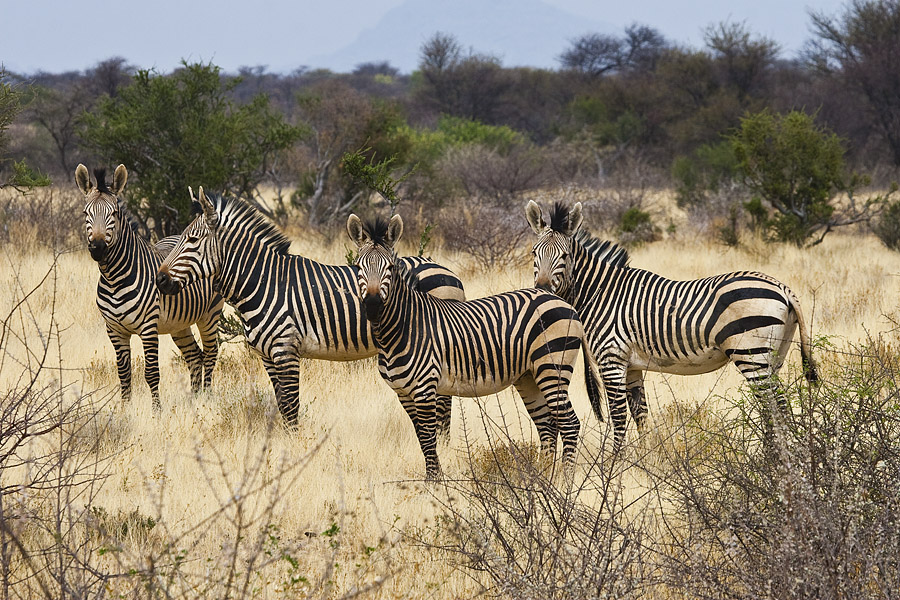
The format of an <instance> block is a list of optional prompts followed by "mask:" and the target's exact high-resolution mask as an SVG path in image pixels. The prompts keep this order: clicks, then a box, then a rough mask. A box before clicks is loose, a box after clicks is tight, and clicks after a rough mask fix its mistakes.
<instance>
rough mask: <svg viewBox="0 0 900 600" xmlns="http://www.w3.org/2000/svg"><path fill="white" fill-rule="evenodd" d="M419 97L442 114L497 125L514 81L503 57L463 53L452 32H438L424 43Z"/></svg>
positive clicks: (426, 104)
mask: <svg viewBox="0 0 900 600" xmlns="http://www.w3.org/2000/svg"><path fill="white" fill-rule="evenodd" d="M420 57H421V59H420V62H419V74H420V76H419V78H418V79H419V86H418V89H417V90H416V96H417V99H418V100H419V101H420V102H421V103H422V104H424V105H425V106H426V107H427V108H429V109H430V110H433V111H434V112H437V113H438V114H447V115H451V116H454V117H462V118H465V119H472V120H475V121H480V122H482V123H487V124H491V125H493V124H496V123H497V120H498V117H499V114H500V109H501V107H502V105H503V103H504V102H505V97H504V96H505V94H506V92H507V91H508V90H509V89H510V86H511V81H510V78H509V76H508V74H507V72H506V71H505V70H504V69H503V68H502V67H501V65H500V60H499V59H497V58H496V57H493V56H489V55H486V54H477V53H474V52H470V53H469V54H467V55H464V54H463V53H462V49H461V47H460V45H459V43H458V42H457V41H456V38H454V37H453V36H451V35H447V34H443V33H436V34H435V35H434V36H432V37H431V39H429V40H428V41H426V42H425V44H423V46H422V50H421V52H420Z"/></svg>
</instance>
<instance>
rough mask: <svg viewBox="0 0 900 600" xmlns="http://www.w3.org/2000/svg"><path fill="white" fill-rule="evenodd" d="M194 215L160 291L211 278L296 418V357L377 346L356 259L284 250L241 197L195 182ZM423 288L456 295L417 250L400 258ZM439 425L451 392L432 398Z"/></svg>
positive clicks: (451, 278)
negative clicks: (346, 261)
mask: <svg viewBox="0 0 900 600" xmlns="http://www.w3.org/2000/svg"><path fill="white" fill-rule="evenodd" d="M195 209H197V210H199V214H198V215H197V217H196V218H195V219H194V221H193V222H191V224H190V225H188V227H187V229H185V230H184V232H183V233H182V235H181V238H180V239H179V240H178V242H177V243H176V245H175V247H174V248H173V249H172V251H171V252H170V253H169V255H168V257H166V259H165V261H163V263H162V264H161V265H160V267H159V273H158V275H157V278H156V283H157V286H158V287H159V290H160V291H161V292H162V293H164V294H171V293H176V292H178V291H179V290H181V289H183V288H184V287H185V286H186V285H191V283H193V282H195V281H197V280H201V279H202V280H211V281H214V284H215V286H216V289H218V290H219V291H220V292H221V293H222V295H223V296H224V297H225V300H226V301H227V302H228V303H229V304H231V305H232V306H233V307H234V308H235V310H236V311H237V313H238V314H239V315H240V318H241V321H242V322H243V325H244V332H245V334H246V336H247V341H248V342H249V344H250V347H251V348H253V349H254V350H255V351H256V352H257V353H258V354H259V356H260V358H261V359H262V362H263V365H264V366H265V369H266V373H267V374H268V375H269V379H270V380H271V381H272V386H273V387H274V389H275V398H276V400H277V403H278V408H279V410H280V412H281V414H282V416H283V417H284V419H285V421H286V422H287V423H288V424H289V425H295V424H296V423H297V417H298V410H299V401H300V397H299V385H300V359H301V358H317V359H324V360H335V361H347V360H358V359H361V358H367V357H370V356H374V355H375V354H376V352H377V349H376V348H375V344H374V342H373V340H372V333H371V329H370V327H369V325H368V323H367V322H366V320H365V319H364V318H363V317H362V315H361V314H360V307H359V303H358V302H357V301H356V293H355V290H356V267H353V266H350V265H344V266H340V265H326V264H322V263H319V262H316V261H314V260H311V259H309V258H305V257H303V256H298V255H292V254H288V247H289V246H290V240H289V239H288V238H287V237H285V236H284V234H283V233H281V231H279V230H278V228H277V227H276V226H275V225H274V224H273V223H272V222H271V221H270V220H268V219H267V218H265V216H264V215H263V214H262V213H261V212H259V211H258V210H257V209H256V208H254V207H253V206H252V205H251V204H250V203H248V202H246V201H245V200H242V199H240V198H229V197H226V196H219V195H211V196H210V198H207V196H206V195H205V194H204V193H203V188H200V191H199V194H198V198H196V199H195ZM403 261H404V263H405V264H406V266H407V268H409V269H411V270H413V271H414V272H415V273H416V276H417V280H416V283H417V285H418V286H419V289H420V290H421V291H423V292H428V293H429V294H433V295H435V296H438V297H443V298H447V299H449V300H463V299H465V294H464V292H463V287H462V283H461V282H460V280H459V278H458V277H456V275H454V274H453V272H451V271H450V270H448V269H446V268H444V267H442V266H440V265H438V264H435V263H433V262H431V261H427V260H425V259H422V258H418V257H410V258H404V259H403ZM439 412H440V423H441V433H442V434H448V433H449V428H450V398H449V397H444V398H441V400H440V411H439Z"/></svg>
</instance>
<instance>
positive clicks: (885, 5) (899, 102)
mask: <svg viewBox="0 0 900 600" xmlns="http://www.w3.org/2000/svg"><path fill="white" fill-rule="evenodd" d="M812 30H813V33H814V34H815V35H816V39H815V40H813V42H812V43H811V45H810V48H809V58H810V62H811V63H812V65H813V66H814V67H816V68H817V69H818V70H819V71H821V72H823V73H825V74H827V75H830V76H832V77H834V78H835V79H837V80H838V81H840V82H841V83H842V84H843V85H844V86H846V87H847V88H849V89H852V90H855V91H856V92H857V93H858V94H859V95H860V97H862V98H863V99H864V105H865V107H866V108H867V109H868V113H869V119H870V123H871V125H870V126H871V127H872V128H874V129H875V131H876V132H877V133H878V134H879V135H880V136H881V137H883V138H884V140H885V141H886V142H887V145H888V148H890V152H891V158H892V160H893V163H894V165H895V166H900V68H898V64H900V1H898V0H853V1H852V2H850V4H849V6H848V7H847V8H846V9H845V11H844V13H843V14H842V15H840V16H838V17H829V16H827V15H825V14H824V13H813V14H812Z"/></svg>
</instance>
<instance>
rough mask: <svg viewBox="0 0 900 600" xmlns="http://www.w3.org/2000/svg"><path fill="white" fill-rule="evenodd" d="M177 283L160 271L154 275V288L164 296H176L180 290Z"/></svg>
mask: <svg viewBox="0 0 900 600" xmlns="http://www.w3.org/2000/svg"><path fill="white" fill-rule="evenodd" d="M180 287H181V286H179V285H178V283H177V282H176V281H175V280H174V279H172V277H171V276H170V275H169V274H168V273H164V272H162V271H160V272H159V273H157V274H156V288H157V289H158V290H159V291H160V292H162V293H163V294H166V295H172V294H177V293H178V292H179V291H181V290H180Z"/></svg>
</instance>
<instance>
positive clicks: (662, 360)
mask: <svg viewBox="0 0 900 600" xmlns="http://www.w3.org/2000/svg"><path fill="white" fill-rule="evenodd" d="M727 363H728V357H727V356H726V355H725V353H724V352H722V351H721V350H719V349H718V348H709V349H707V350H706V351H705V352H701V353H697V354H688V355H686V356H685V355H681V356H655V355H652V354H650V353H649V352H646V351H645V350H643V349H632V352H631V356H630V358H629V360H628V368H629V369H634V370H640V371H656V372H658V373H672V374H674V375H699V374H701V373H709V372H710V371H715V370H716V369H720V368H722V367H723V366H725V365H726V364H727Z"/></svg>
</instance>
